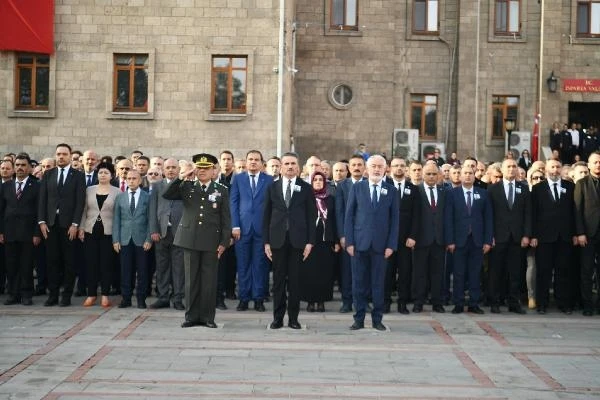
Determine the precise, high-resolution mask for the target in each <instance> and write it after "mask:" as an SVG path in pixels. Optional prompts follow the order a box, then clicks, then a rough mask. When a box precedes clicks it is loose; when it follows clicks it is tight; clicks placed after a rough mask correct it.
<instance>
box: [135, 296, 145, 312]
mask: <svg viewBox="0 0 600 400" xmlns="http://www.w3.org/2000/svg"><path fill="white" fill-rule="evenodd" d="M137 308H139V309H140V310H145V309H146V300H143V299H138V301H137Z"/></svg>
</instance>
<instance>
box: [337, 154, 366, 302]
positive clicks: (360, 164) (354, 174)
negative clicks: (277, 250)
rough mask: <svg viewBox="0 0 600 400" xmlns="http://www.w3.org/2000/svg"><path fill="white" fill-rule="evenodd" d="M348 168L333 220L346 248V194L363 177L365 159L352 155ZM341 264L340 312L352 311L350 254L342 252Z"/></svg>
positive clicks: (339, 190) (341, 242) (343, 246)
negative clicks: (348, 176) (347, 175)
mask: <svg viewBox="0 0 600 400" xmlns="http://www.w3.org/2000/svg"><path fill="white" fill-rule="evenodd" d="M348 169H349V170H350V178H346V179H345V180H343V181H341V182H340V183H339V184H338V186H337V189H336V192H335V221H336V226H337V234H338V238H339V240H340V245H341V246H342V248H344V249H345V248H346V238H345V230H344V220H345V218H346V205H347V204H348V195H349V193H350V189H351V188H352V185H354V184H355V183H356V182H359V181H361V180H362V179H363V174H364V172H365V160H364V159H363V157H362V156H361V155H359V154H355V155H353V156H352V157H351V158H350V160H349V161H348ZM342 253H343V254H342V266H341V272H340V278H341V281H342V282H341V292H342V306H341V308H340V312H341V313H349V312H351V311H352V266H351V263H350V255H349V254H348V253H347V252H345V251H344V252H342Z"/></svg>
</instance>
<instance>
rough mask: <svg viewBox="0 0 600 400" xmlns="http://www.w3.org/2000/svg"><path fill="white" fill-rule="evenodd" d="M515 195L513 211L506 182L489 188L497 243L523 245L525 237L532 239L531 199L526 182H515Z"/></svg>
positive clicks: (502, 181) (500, 182)
mask: <svg viewBox="0 0 600 400" xmlns="http://www.w3.org/2000/svg"><path fill="white" fill-rule="evenodd" d="M514 184H515V193H514V203H513V207H512V209H509V208H508V200H507V198H506V194H505V193H504V180H501V181H499V182H497V183H494V184H493V185H490V186H489V187H488V194H489V196H490V200H491V202H492V210H493V213H494V239H495V241H496V243H506V242H508V241H510V240H511V238H512V241H513V243H521V239H522V238H523V237H524V236H527V237H531V197H530V193H529V187H528V186H527V184H526V183H524V182H518V181H514Z"/></svg>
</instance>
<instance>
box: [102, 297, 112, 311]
mask: <svg viewBox="0 0 600 400" xmlns="http://www.w3.org/2000/svg"><path fill="white" fill-rule="evenodd" d="M100 305H101V306H102V308H108V307H110V306H111V305H112V304H110V299H109V298H108V296H102V300H101V302H100Z"/></svg>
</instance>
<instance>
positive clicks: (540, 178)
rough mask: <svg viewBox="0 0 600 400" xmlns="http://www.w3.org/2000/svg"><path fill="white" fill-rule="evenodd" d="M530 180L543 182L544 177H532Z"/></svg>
mask: <svg viewBox="0 0 600 400" xmlns="http://www.w3.org/2000/svg"><path fill="white" fill-rule="evenodd" d="M531 180H532V181H543V180H544V177H543V176H532V177H531Z"/></svg>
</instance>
